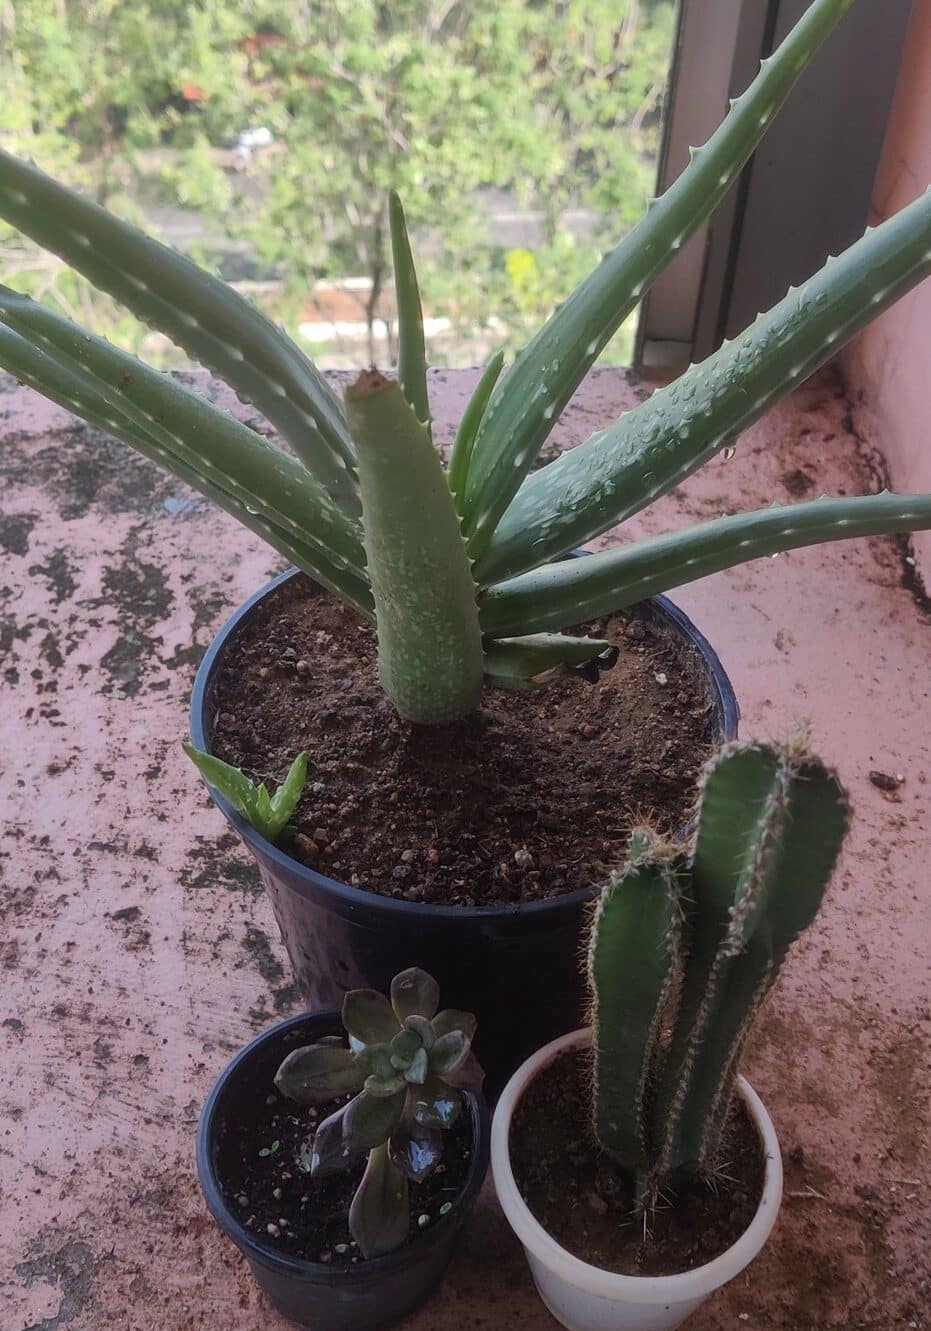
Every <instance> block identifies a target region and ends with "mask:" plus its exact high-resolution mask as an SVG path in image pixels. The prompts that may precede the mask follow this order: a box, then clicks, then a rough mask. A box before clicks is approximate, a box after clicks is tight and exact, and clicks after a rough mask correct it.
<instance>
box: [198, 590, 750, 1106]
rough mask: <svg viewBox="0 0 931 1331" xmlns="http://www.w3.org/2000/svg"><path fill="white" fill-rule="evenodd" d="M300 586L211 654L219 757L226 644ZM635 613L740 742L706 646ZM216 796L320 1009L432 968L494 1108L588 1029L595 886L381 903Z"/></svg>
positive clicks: (206, 680)
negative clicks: (694, 678)
mask: <svg viewBox="0 0 931 1331" xmlns="http://www.w3.org/2000/svg"><path fill="white" fill-rule="evenodd" d="M295 576H297V574H296V572H295V570H289V571H288V572H285V573H282V574H281V575H280V576H279V577H277V578H275V579H273V580H272V581H271V582H269V583H267V584H266V585H265V586H264V587H263V588H262V589H261V590H260V591H258V592H257V593H256V594H255V595H254V596H252V597H250V599H249V600H248V601H246V602H245V604H244V605H242V606H240V608H239V609H238V610H237V611H236V612H235V614H234V615H233V616H232V617H231V618H230V619H229V620H228V621H227V622H226V624H225V625H224V626H223V628H222V629H221V630H220V632H219V633H218V634H217V636H216V637H215V638H214V640H213V642H212V644H211V645H210V647H209V648H208V650H207V652H206V654H205V656H204V659H203V661H202V662H201V664H200V668H199V669H198V672H197V678H196V679H195V681H194V692H193V695H192V698H191V738H192V739H193V741H194V743H195V744H196V745H197V747H198V748H199V749H207V750H209V749H210V747H211V741H212V738H213V725H214V718H215V715H216V707H215V704H214V702H213V689H214V680H215V678H216V675H217V671H218V669H219V667H220V664H221V661H222V658H223V654H224V652H225V650H226V647H227V644H228V643H229V642H230V640H231V639H232V638H233V637H234V636H235V635H236V633H237V632H238V630H239V629H240V627H241V625H242V624H243V622H244V621H245V620H246V619H247V618H248V616H249V615H250V614H251V613H252V611H253V610H254V609H255V607H256V606H257V605H259V603H260V602H261V601H263V600H264V599H265V597H266V596H268V595H269V594H270V593H271V592H273V591H274V590H275V588H276V587H278V586H280V585H281V583H282V582H285V581H287V579H289V578H292V577H295ZM630 613H631V614H636V615H638V616H639V617H640V618H641V619H642V620H644V621H645V622H646V623H649V624H650V625H651V626H653V627H655V628H659V629H660V630H661V631H662V632H666V633H670V634H673V635H675V636H677V637H678V638H680V639H682V640H684V641H685V642H686V643H688V644H689V645H690V646H691V647H692V648H694V649H695V651H696V652H697V653H698V655H699V656H700V658H701V660H702V663H703V665H704V668H705V672H706V676H707V681H708V686H709V689H710V691H711V695H712V698H713V700H714V708H715V721H716V727H715V728H716V734H715V736H714V738H715V740H716V741H717V742H721V741H724V740H728V739H734V738H736V735H737V721H738V717H739V711H738V707H737V699H736V698H735V696H734V690H733V688H732V687H731V682H730V680H729V679H728V677H727V675H726V674H725V673H724V670H723V668H722V666H721V663H720V661H719V660H718V658H717V656H716V655H715V654H714V652H713V651H712V649H711V647H710V646H709V644H708V642H707V641H706V639H705V638H704V637H702V635H701V634H700V633H699V632H698V630H697V629H696V628H695V627H694V625H693V624H692V623H691V622H690V621H689V619H688V618H687V617H686V616H685V615H684V614H683V613H682V611H681V610H679V609H677V608H676V606H674V605H673V604H672V603H671V602H670V601H668V600H667V599H666V598H665V597H663V596H657V597H653V598H651V599H650V600H649V601H645V602H643V603H642V604H641V605H639V606H636V607H634V608H633V609H632V611H631V612H630ZM210 794H211V796H212V797H213V799H214V801H215V803H216V804H217V807H218V808H219V809H220V811H221V812H222V813H223V815H224V816H225V818H226V819H227V821H228V822H229V823H230V825H231V826H232V827H233V828H235V830H236V831H237V832H238V833H239V835H240V837H241V838H242V840H243V841H244V842H245V844H246V846H247V847H248V849H249V850H250V851H251V853H252V855H253V856H254V857H255V860H256V861H257V863H258V866H259V873H260V875H261V878H262V882H263V884H264V886H265V890H266V891H267V892H268V895H269V897H270V898H271V902H272V906H273V908H274V911H275V917H276V919H277V921H278V927H279V928H280V930H281V937H282V940H283V942H284V945H285V947H286V948H287V951H288V956H289V957H290V959H291V966H292V969H293V971H294V977H295V980H296V981H297V984H298V986H299V988H300V990H301V993H302V994H303V996H304V998H305V1000H306V1001H307V1003H308V1005H309V1006H311V1007H316V1006H319V1005H321V1004H331V1003H339V1002H341V1001H342V996H343V994H344V993H345V991H346V990H347V989H356V988H372V989H378V990H380V991H382V992H387V990H388V988H389V986H390V984H391V979H392V976H394V975H396V974H397V973H398V971H401V970H404V969H405V968H406V967H408V966H422V967H423V968H424V969H425V970H427V971H429V972H430V974H431V975H435V976H436V978H437V980H438V981H439V985H440V993H441V994H442V997H443V1003H444V1006H449V1007H456V1008H463V1009H465V1010H466V1011H468V1012H474V1013H475V1014H476V1016H477V1018H478V1033H477V1035H476V1041H475V1049H476V1053H477V1054H478V1057H479V1059H480V1060H481V1063H482V1066H483V1067H484V1068H485V1072H486V1076H487V1080H486V1083H485V1091H486V1094H487V1095H488V1096H489V1098H490V1099H492V1100H493V1099H494V1098H495V1097H496V1096H497V1094H498V1092H499V1091H500V1090H501V1089H502V1087H503V1086H504V1083H505V1082H506V1081H507V1079H508V1077H509V1076H510V1075H511V1073H512V1072H513V1071H514V1069H515V1068H517V1067H519V1066H520V1065H521V1063H523V1062H524V1060H525V1059H527V1058H529V1057H530V1055H531V1054H532V1053H534V1052H535V1051H536V1050H537V1049H539V1048H541V1047H542V1046H543V1045H545V1044H548V1043H549V1042H550V1040H554V1039H555V1038H556V1037H557V1036H559V1035H565V1034H566V1033H567V1032H568V1031H572V1030H575V1029H576V1028H577V1027H578V1026H579V1025H581V1024H583V1018H584V1012H585V1001H586V1000H585V984H584V979H583V976H582V971H581V968H580V966H579V939H580V936H581V930H582V927H583V923H584V918H585V911H586V908H587V906H588V903H589V902H590V901H592V900H593V899H594V897H595V896H596V895H597V892H598V888H597V887H596V886H592V887H590V888H580V889H578V890H576V891H575V892H568V893H566V895H565V896H561V897H555V898H553V899H552V900H547V901H530V902H518V903H516V904H514V903H509V904H502V905H496V906H435V905H428V904H424V903H421V902H416V901H405V900H403V899H400V900H399V899H398V898H396V897H386V896H380V895H378V893H375V892H366V891H364V890H363V889H361V888H358V887H351V886H349V885H348V884H347V883H341V882H338V881H337V880H336V879H334V878H328V877H327V876H326V875H325V874H321V873H317V872H316V870H314V869H310V868H307V867H306V866H305V865H303V864H301V863H299V861H297V860H294V859H292V858H291V857H290V856H288V855H285V854H284V852H283V851H281V850H279V849H278V848H277V847H276V846H273V845H272V844H271V843H270V842H268V841H266V840H265V839H264V838H263V837H261V836H259V834H258V832H256V831H255V829H254V828H252V827H250V825H249V824H248V823H247V822H246V821H245V819H243V818H241V817H240V816H239V814H237V813H236V812H235V811H234V810H233V808H232V807H231V806H230V805H229V804H228V803H227V802H226V800H224V799H223V798H222V797H221V796H220V795H218V794H217V793H216V791H213V790H211V792H210Z"/></svg>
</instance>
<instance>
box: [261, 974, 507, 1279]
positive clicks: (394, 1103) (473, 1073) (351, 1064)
mask: <svg viewBox="0 0 931 1331" xmlns="http://www.w3.org/2000/svg"><path fill="white" fill-rule="evenodd" d="M439 1005H440V991H439V986H438V985H437V982H436V980H434V978H433V977H432V975H428V974H427V972H426V971H423V970H420V969H419V968H418V967H411V968H410V969H409V970H406V971H402V972H401V973H400V974H399V975H396V976H395V977H394V979H393V980H392V982H391V1001H390V1002H389V1001H388V999H387V998H385V996H384V995H383V994H380V993H378V992H377V990H374V989H354V990H352V991H351V992H350V993H348V994H346V997H345V999H344V1000H343V1026H344V1027H345V1030H346V1034H347V1035H348V1037H349V1044H348V1047H347V1046H346V1045H344V1044H343V1042H342V1041H341V1040H340V1039H333V1040H321V1041H318V1043H317V1044H312V1045H307V1046H305V1047H304V1048H302V1049H295V1050H293V1051H292V1052H291V1053H290V1054H288V1056H287V1058H286V1059H285V1060H284V1062H283V1063H282V1064H281V1066H280V1067H279V1069H278V1072H277V1074H276V1077H275V1085H276V1086H277V1087H278V1089H279V1090H280V1091H281V1093H282V1094H283V1095H286V1096H287V1097H288V1098H289V1099H290V1100H295V1101H298V1102H299V1103H300V1104H307V1105H318V1104H325V1103H327V1102H328V1101H333V1100H335V1099H339V1098H342V1097H344V1096H346V1095H348V1094H350V1093H352V1099H350V1100H349V1101H348V1102H347V1103H346V1104H343V1105H341V1106H340V1107H339V1108H338V1109H336V1110H335V1111H334V1112H333V1113H331V1114H330V1115H329V1116H328V1117H327V1118H325V1119H324V1120H323V1122H322V1123H321V1124H320V1125H319V1126H318V1127H317V1128H316V1130H315V1132H314V1134H313V1140H312V1143H311V1147H310V1152H309V1156H310V1173H311V1175H312V1176H315V1177H324V1176H326V1175H327V1174H332V1173H338V1172H340V1171H341V1170H344V1169H348V1168H350V1167H351V1166H352V1165H353V1164H356V1163H358V1162H359V1161H360V1160H361V1159H362V1157H363V1156H366V1155H367V1157H368V1158H367V1161H366V1166H365V1171H364V1173H363V1175H362V1180H361V1182H360V1183H359V1186H358V1188H357V1189H356V1193H355V1196H354V1197H353V1199H352V1204H351V1206H350V1210H349V1228H350V1230H351V1232H352V1236H353V1238H354V1239H355V1241H356V1243H357V1244H358V1245H359V1249H360V1251H361V1252H362V1255H363V1256H364V1257H378V1256H381V1254H382V1253H386V1252H390V1251H391V1250H392V1249H393V1248H397V1247H399V1246H400V1244H402V1243H404V1242H405V1241H406V1239H407V1237H408V1230H409V1227H410V1200H409V1188H408V1183H409V1181H410V1180H413V1181H415V1182H418V1183H420V1182H422V1181H423V1180H424V1179H425V1178H427V1177H428V1176H429V1175H430V1174H431V1173H433V1171H434V1170H435V1169H436V1167H437V1165H439V1164H440V1162H441V1161H442V1158H443V1132H444V1131H445V1130H446V1129H448V1128H451V1127H452V1126H453V1124H454V1123H455V1122H456V1120H457V1119H458V1117H459V1114H460V1113H461V1110H462V1095H461V1091H462V1090H464V1089H467V1090H470V1091H473V1092H475V1093H476V1094H477V1093H478V1092H479V1091H480V1090H481V1086H482V1080H483V1074H482V1070H481V1068H480V1067H479V1065H478V1063H477V1061H476V1058H475V1055H474V1054H473V1053H472V1049H471V1046H472V1038H473V1036H474V1035H475V1027H476V1022H475V1018H474V1016H473V1015H472V1014H471V1013H470V1012H459V1011H456V1010H454V1009H452V1008H446V1009H444V1010H443V1011H439V1010H438V1009H439Z"/></svg>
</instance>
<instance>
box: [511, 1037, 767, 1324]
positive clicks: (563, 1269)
mask: <svg viewBox="0 0 931 1331" xmlns="http://www.w3.org/2000/svg"><path fill="white" fill-rule="evenodd" d="M591 1041H592V1030H591V1027H584V1028H581V1029H579V1030H576V1031H571V1032H570V1033H569V1034H568V1035H562V1036H560V1037H559V1038H558V1039H556V1040H553V1041H551V1042H550V1043H549V1044H548V1045H544V1046H543V1048H542V1049H539V1050H537V1052H536V1053H535V1054H534V1055H533V1056H532V1057H531V1058H528V1059H527V1061H526V1062H525V1063H523V1064H522V1065H521V1066H520V1067H519V1068H518V1069H517V1071H516V1072H515V1073H514V1074H513V1076H512V1077H511V1079H510V1080H509V1081H508V1083H507V1085H506V1086H505V1088H504V1090H503V1091H502V1093H501V1097H500V1099H499V1100H498V1104H497V1108H496V1109H495V1113H494V1118H493V1120H492V1125H491V1171H492V1177H493V1178H494V1183H495V1191H496V1192H497V1194H498V1202H499V1204H500V1206H501V1209H502V1210H503V1211H504V1214H505V1217H506V1218H507V1221H508V1223H509V1224H510V1226H511V1228H512V1229H513V1230H514V1233H515V1234H516V1235H517V1237H518V1238H519V1239H520V1241H521V1243H522V1244H523V1245H524V1247H525V1248H526V1249H527V1250H528V1252H529V1253H532V1254H533V1256H534V1257H535V1258H536V1259H537V1260H538V1261H539V1262H541V1263H542V1264H543V1265H544V1266H545V1267H546V1268H547V1269H548V1270H549V1271H551V1272H552V1273H553V1274H554V1275H555V1276H556V1277H557V1278H558V1279H561V1280H563V1281H565V1282H566V1284H568V1285H572V1286H574V1287H575V1288H577V1289H581V1290H584V1291H585V1293H586V1294H590V1295H596V1296H598V1297H600V1298H603V1299H608V1300H611V1301H613V1302H616V1303H634V1304H655V1303H668V1304H675V1303H684V1302H686V1301H689V1300H695V1299H702V1298H704V1297H706V1296H707V1295H708V1294H710V1293H712V1292H713V1291H714V1290H716V1289H718V1288H720V1286H721V1285H724V1284H726V1283H727V1282H728V1281H729V1280H732V1279H733V1278H734V1277H735V1276H736V1275H738V1274H739V1273H740V1272H741V1271H742V1270H743V1269H744V1267H746V1266H748V1265H749V1264H750V1262H752V1261H753V1259H754V1257H756V1256H757V1254H758V1253H759V1252H760V1250H761V1249H762V1247H763V1245H764V1243H765V1242H766V1240H767V1239H768V1238H769V1235H770V1233H771V1232H772V1228H773V1226H774V1225H775V1223H776V1217H777V1215H778V1213H779V1207H780V1204H781V1201H782V1156H781V1153H780V1150H779V1142H778V1139H777V1137H776V1130H775V1128H774V1127H773V1124H772V1120H771V1119H770V1117H769V1114H768V1113H767V1111H766V1108H765V1106H764V1105H763V1102H762V1101H761V1100H760V1098H759V1096H758V1095H757V1093H756V1092H755V1091H754V1089H753V1087H752V1086H751V1085H750V1083H749V1082H748V1081H747V1080H746V1078H744V1077H738V1078H737V1093H738V1094H739V1095H740V1096H741V1097H742V1098H743V1101H744V1104H745V1105H746V1107H747V1110H748V1111H749V1113H750V1117H751V1118H752V1120H753V1124H754V1127H755V1128H756V1130H757V1132H758V1133H759V1136H760V1141H761V1143H762V1146H763V1150H764V1152H765V1155H766V1170H765V1173H764V1176H763V1193H762V1196H761V1197H760V1203H759V1206H758V1207H757V1210H756V1214H755V1215H754V1217H753V1219H752V1220H751V1221H750V1224H749V1225H748V1226H747V1228H746V1229H745V1230H744V1232H743V1233H742V1234H741V1236H740V1238H739V1239H737V1241H736V1242H735V1243H733V1244H731V1246H730V1247H729V1248H727V1249H726V1250H725V1251H724V1252H722V1253H719V1255H718V1256H717V1257H715V1258H713V1259H712V1260H711V1261H710V1262H705V1263H704V1264H703V1265H702V1266H696V1267H693V1268H692V1270H690V1271H680V1272H677V1273H676V1274H675V1275H668V1276H628V1275H620V1274H618V1273H616V1272H614V1271H606V1270H604V1269H603V1268H602V1267H599V1266H592V1265H590V1264H589V1263H588V1262H584V1261H582V1259H581V1258H579V1257H575V1256H574V1255H573V1254H572V1253H570V1252H569V1251H568V1250H567V1249H566V1248H564V1247H562V1245H561V1244H560V1243H557V1241H556V1240H555V1239H554V1238H553V1236H552V1235H551V1234H550V1233H549V1232H548V1230H546V1229H544V1227H543V1226H542V1225H541V1224H540V1222H539V1221H538V1220H537V1219H536V1217H535V1216H534V1215H533V1213H532V1211H531V1210H530V1208H529V1207H528V1205H527V1203H526V1202H525V1201H524V1199H523V1197H522V1196H521V1194H520V1190H519V1188H518V1186H517V1182H516V1180H515V1178H514V1174H513V1171H512V1169H511V1159H510V1152H509V1149H508V1141H509V1136H510V1128H511V1119H512V1117H513V1114H514V1111H515V1109H516V1108H517V1105H518V1103H519V1101H520V1098H521V1096H522V1095H523V1093H524V1091H525V1089H526V1087H527V1086H528V1085H529V1083H530V1082H531V1081H532V1080H533V1078H534V1077H535V1076H536V1075H537V1073H538V1072H540V1071H541V1070H542V1069H543V1068H544V1067H546V1066H547V1065H548V1064H549V1063H552V1062H553V1060H554V1059H555V1058H557V1057H558V1056H559V1055H560V1054H561V1053H563V1052H564V1051H566V1050H569V1049H576V1048H588V1047H590V1046H591Z"/></svg>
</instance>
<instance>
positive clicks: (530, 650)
mask: <svg viewBox="0 0 931 1331" xmlns="http://www.w3.org/2000/svg"><path fill="white" fill-rule="evenodd" d="M599 660H600V661H601V662H602V663H603V665H604V666H605V667H607V666H608V665H609V663H610V664H611V665H613V664H614V662H615V661H616V660H617V648H616V647H614V646H613V645H612V644H611V643H610V642H604V641H602V640H601V639H599V638H571V637H569V636H568V635H567V634H564V633H537V634H531V635H529V636H527V637H522V638H497V639H494V638H491V639H488V640H487V641H486V643H485V673H486V675H488V676H490V677H491V678H492V679H494V680H495V681H496V682H502V683H507V682H515V683H517V682H529V681H531V680H535V679H540V678H541V677H542V676H545V675H548V674H550V672H551V671H553V670H558V669H560V668H565V667H570V668H573V669H575V668H577V667H579V666H585V665H588V664H591V665H592V666H593V668H594V672H595V678H597V675H598V667H597V664H595V663H596V662H598V661H599Z"/></svg>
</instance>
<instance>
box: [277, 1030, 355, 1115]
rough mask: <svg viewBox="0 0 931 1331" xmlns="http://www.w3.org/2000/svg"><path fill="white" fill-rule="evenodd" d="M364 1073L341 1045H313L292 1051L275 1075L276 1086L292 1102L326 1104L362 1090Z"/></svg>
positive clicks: (353, 1057)
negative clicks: (341, 1096)
mask: <svg viewBox="0 0 931 1331" xmlns="http://www.w3.org/2000/svg"><path fill="white" fill-rule="evenodd" d="M364 1080H365V1070H364V1067H362V1066H361V1065H360V1064H359V1062H358V1061H357V1060H356V1057H355V1055H354V1054H353V1053H352V1052H351V1051H350V1050H349V1049H346V1048H344V1047H343V1046H342V1045H330V1044H312V1045H306V1046H305V1047H304V1048H302V1049H292V1051H291V1053H290V1054H288V1056H287V1058H286V1059H285V1060H284V1061H283V1062H282V1064H281V1066H280V1067H279V1069H278V1071H277V1072H276V1073H275V1085H276V1086H277V1087H278V1089H279V1091H280V1092H281V1094H282V1095H286V1096H287V1097H288V1099H289V1100H298V1101H300V1103H301V1104H308V1105H313V1104H324V1103H326V1101H327V1100H335V1099H336V1098H337V1097H338V1096H340V1095H345V1094H346V1093H347V1091H358V1090H361V1088H362V1085H363V1082H364Z"/></svg>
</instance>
